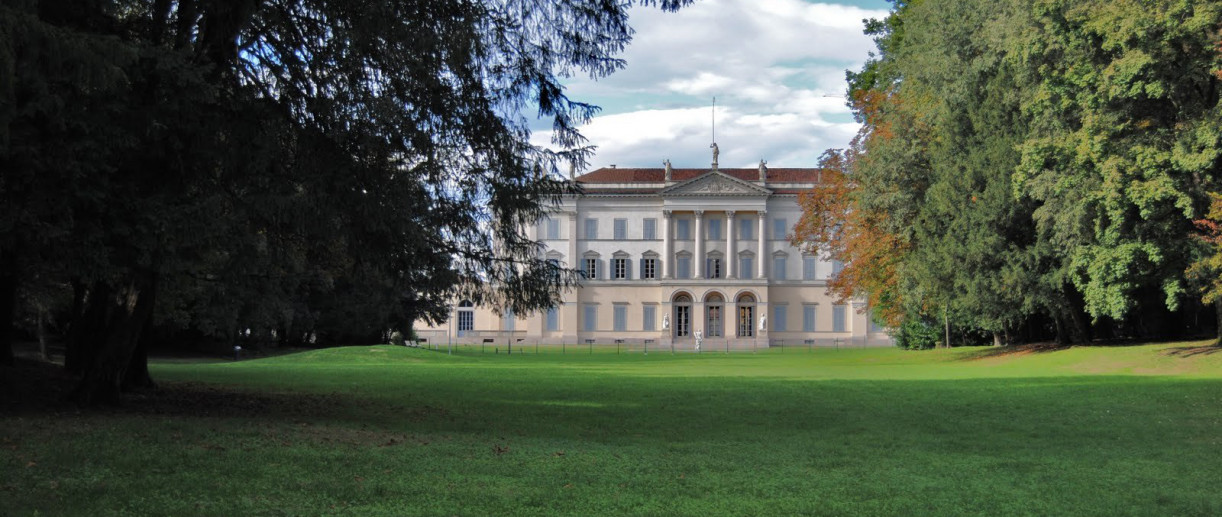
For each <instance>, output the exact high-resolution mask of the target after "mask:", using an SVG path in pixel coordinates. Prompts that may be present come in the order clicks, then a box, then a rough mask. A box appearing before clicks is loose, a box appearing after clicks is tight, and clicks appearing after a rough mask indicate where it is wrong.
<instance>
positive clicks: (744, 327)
mask: <svg viewBox="0 0 1222 517" xmlns="http://www.w3.org/2000/svg"><path fill="white" fill-rule="evenodd" d="M754 335H755V296H753V295H752V294H751V293H743V294H741V295H739V296H738V337H752V336H754Z"/></svg>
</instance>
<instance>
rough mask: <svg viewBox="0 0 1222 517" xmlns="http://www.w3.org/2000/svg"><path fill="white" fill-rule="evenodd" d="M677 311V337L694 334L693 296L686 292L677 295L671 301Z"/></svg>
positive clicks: (675, 326)
mask: <svg viewBox="0 0 1222 517" xmlns="http://www.w3.org/2000/svg"><path fill="white" fill-rule="evenodd" d="M671 305H672V306H674V312H675V325H674V329H675V337H688V336H691V335H692V297H691V296H688V295H687V294H686V293H680V294H679V295H677V296H675V299H674V301H673V302H672V303H671Z"/></svg>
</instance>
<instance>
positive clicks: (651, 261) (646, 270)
mask: <svg viewBox="0 0 1222 517" xmlns="http://www.w3.org/2000/svg"><path fill="white" fill-rule="evenodd" d="M655 278H658V259H656V258H643V259H641V279H642V280H652V279H655Z"/></svg>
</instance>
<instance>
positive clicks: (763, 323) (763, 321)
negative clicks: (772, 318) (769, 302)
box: [760, 314, 768, 331]
mask: <svg viewBox="0 0 1222 517" xmlns="http://www.w3.org/2000/svg"><path fill="white" fill-rule="evenodd" d="M764 330H768V315H767V314H760V331H764Z"/></svg>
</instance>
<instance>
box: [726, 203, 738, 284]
mask: <svg viewBox="0 0 1222 517" xmlns="http://www.w3.org/2000/svg"><path fill="white" fill-rule="evenodd" d="M735 259H736V257H735V255H734V211H733V210H727V211H726V263H725V266H724V268H725V272H726V278H737V277H738V275H735V274H734V270H735V269H736V268H737V267H738V264H737V262H738V261H737V260H735Z"/></svg>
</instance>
